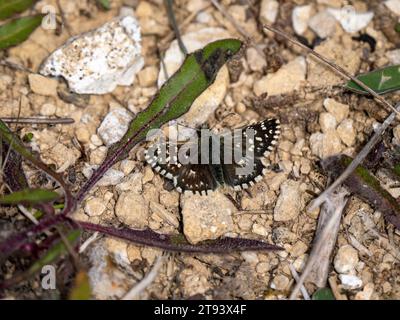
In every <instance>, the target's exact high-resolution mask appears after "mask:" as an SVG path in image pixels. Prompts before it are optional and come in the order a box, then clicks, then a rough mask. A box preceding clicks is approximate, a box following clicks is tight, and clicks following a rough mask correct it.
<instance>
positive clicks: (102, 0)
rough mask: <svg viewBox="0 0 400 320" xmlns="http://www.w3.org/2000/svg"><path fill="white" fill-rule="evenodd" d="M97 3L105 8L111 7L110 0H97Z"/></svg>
mask: <svg viewBox="0 0 400 320" xmlns="http://www.w3.org/2000/svg"><path fill="white" fill-rule="evenodd" d="M97 4H99V5H100V6H101V7H102V8H103V9H104V10H110V9H111V4H110V1H109V0H97Z"/></svg>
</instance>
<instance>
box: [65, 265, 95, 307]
mask: <svg viewBox="0 0 400 320" xmlns="http://www.w3.org/2000/svg"><path fill="white" fill-rule="evenodd" d="M90 297H91V288H90V282H89V277H88V275H87V273H86V272H85V271H82V270H81V271H79V272H78V273H77V275H76V277H75V282H74V286H73V288H72V290H71V292H70V294H69V300H89V299H90Z"/></svg>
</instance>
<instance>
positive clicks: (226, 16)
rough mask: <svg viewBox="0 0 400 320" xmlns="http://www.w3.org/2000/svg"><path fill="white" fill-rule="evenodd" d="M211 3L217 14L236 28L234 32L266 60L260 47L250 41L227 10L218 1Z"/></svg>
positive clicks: (249, 36)
mask: <svg viewBox="0 0 400 320" xmlns="http://www.w3.org/2000/svg"><path fill="white" fill-rule="evenodd" d="M211 3H212V4H213V5H214V7H215V8H217V9H218V11H219V12H221V14H222V15H223V16H224V17H225V18H227V19H228V21H229V22H230V23H232V25H233V26H234V27H235V28H236V30H237V31H238V32H239V33H240V34H241V35H242V36H243V37H245V38H246V40H247V41H249V42H250V43H251V45H252V46H253V47H254V49H256V50H257V52H258V54H259V55H260V56H261V57H263V58H264V59H266V56H265V54H264V51H262V50H261V49H260V47H259V46H258V45H257V44H256V43H254V41H253V40H252V39H253V37H252V36H251V35H249V34H248V33H247V31H246V30H244V29H243V27H242V26H240V25H239V24H238V23H237V22H236V20H235V19H234V18H233V17H232V16H231V15H230V14H229V13H228V10H227V9H226V8H225V7H224V6H223V5H222V4H220V3H219V2H218V0H211Z"/></svg>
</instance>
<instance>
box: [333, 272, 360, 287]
mask: <svg viewBox="0 0 400 320" xmlns="http://www.w3.org/2000/svg"><path fill="white" fill-rule="evenodd" d="M339 279H340V282H341V283H342V285H343V288H344V289H346V290H354V289H359V288H361V287H362V280H361V279H360V278H359V277H357V276H353V275H348V274H339Z"/></svg>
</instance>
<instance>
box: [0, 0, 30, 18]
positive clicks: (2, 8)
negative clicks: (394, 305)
mask: <svg viewBox="0 0 400 320" xmlns="http://www.w3.org/2000/svg"><path fill="white" fill-rule="evenodd" d="M35 2H37V0H0V20H3V19H7V18H9V17H11V16H12V15H14V14H16V13H20V12H22V11H25V10H26V9H28V8H30V7H31V6H33V4H34V3H35Z"/></svg>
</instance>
